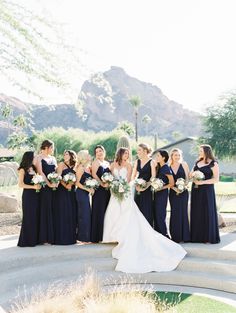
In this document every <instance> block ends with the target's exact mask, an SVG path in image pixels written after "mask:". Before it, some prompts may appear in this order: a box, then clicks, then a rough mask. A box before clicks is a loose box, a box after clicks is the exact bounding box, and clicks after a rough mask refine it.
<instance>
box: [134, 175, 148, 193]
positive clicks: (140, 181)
mask: <svg viewBox="0 0 236 313" xmlns="http://www.w3.org/2000/svg"><path fill="white" fill-rule="evenodd" d="M134 185H135V186H138V187H140V188H145V187H146V186H147V182H146V180H145V179H143V178H136V179H135V181H134ZM137 194H138V195H139V194H140V192H137Z"/></svg>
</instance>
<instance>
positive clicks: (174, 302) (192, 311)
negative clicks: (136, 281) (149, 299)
mask: <svg viewBox="0 0 236 313" xmlns="http://www.w3.org/2000/svg"><path fill="white" fill-rule="evenodd" d="M155 295H156V296H157V297H158V299H159V300H161V301H162V302H163V301H164V302H165V303H166V304H167V306H168V305H169V306H170V309H169V310H167V311H166V313H167V312H168V313H174V312H175V313H186V312H188V313H201V312H203V313H212V312H214V313H222V312H224V313H236V308H234V307H232V306H230V305H228V304H225V303H223V302H220V301H216V300H214V299H210V298H207V297H203V296H197V295H191V294H186V293H177V292H156V294H155Z"/></svg>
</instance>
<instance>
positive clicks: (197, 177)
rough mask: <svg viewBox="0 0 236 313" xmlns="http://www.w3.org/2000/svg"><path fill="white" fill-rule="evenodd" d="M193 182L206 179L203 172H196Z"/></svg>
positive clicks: (193, 174)
mask: <svg viewBox="0 0 236 313" xmlns="http://www.w3.org/2000/svg"><path fill="white" fill-rule="evenodd" d="M192 179H193V182H195V181H200V180H204V179H205V175H204V174H203V172H201V171H194V172H193V173H192ZM194 188H198V185H195V186H194Z"/></svg>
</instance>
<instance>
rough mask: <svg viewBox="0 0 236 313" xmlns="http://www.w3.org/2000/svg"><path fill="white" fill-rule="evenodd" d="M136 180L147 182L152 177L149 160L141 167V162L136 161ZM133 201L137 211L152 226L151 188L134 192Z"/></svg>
mask: <svg viewBox="0 0 236 313" xmlns="http://www.w3.org/2000/svg"><path fill="white" fill-rule="evenodd" d="M137 171H138V173H139V174H138V178H142V179H144V180H145V181H147V182H148V181H149V180H150V179H151V176H152V170H151V160H149V161H148V162H147V163H146V164H145V165H144V166H143V167H141V160H138V161H137ZM134 201H135V202H136V204H137V206H138V208H139V210H140V211H141V212H142V213H143V215H144V217H145V218H146V220H147V221H148V223H149V224H150V225H151V226H153V200H152V191H151V187H149V188H147V189H146V190H144V191H142V192H140V193H137V191H136V192H135V196H134Z"/></svg>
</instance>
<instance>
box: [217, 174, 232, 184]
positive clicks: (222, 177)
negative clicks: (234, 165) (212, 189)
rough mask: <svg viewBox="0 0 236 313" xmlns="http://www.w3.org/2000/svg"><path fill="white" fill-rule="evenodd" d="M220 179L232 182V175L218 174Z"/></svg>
mask: <svg viewBox="0 0 236 313" xmlns="http://www.w3.org/2000/svg"><path fill="white" fill-rule="evenodd" d="M220 181H222V182H225V183H226V182H227V183H229V182H233V181H234V178H233V177H232V176H227V175H220Z"/></svg>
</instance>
